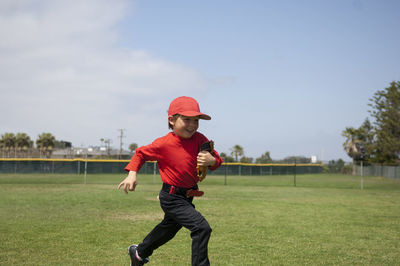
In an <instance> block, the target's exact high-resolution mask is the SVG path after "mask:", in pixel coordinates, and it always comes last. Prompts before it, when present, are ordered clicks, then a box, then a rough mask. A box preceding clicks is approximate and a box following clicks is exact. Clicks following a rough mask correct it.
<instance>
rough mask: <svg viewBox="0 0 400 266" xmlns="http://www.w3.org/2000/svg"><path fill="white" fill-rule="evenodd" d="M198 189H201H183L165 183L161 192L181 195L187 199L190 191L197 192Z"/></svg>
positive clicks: (196, 187)
mask: <svg viewBox="0 0 400 266" xmlns="http://www.w3.org/2000/svg"><path fill="white" fill-rule="evenodd" d="M198 188H199V187H198V186H197V185H195V186H194V187H192V188H183V187H177V186H173V185H169V184H167V183H163V185H162V189H161V190H162V191H164V192H167V193H169V194H175V195H181V196H185V197H186V193H187V191H188V190H197V189H198Z"/></svg>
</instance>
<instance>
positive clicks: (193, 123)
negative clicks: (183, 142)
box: [169, 115, 199, 139]
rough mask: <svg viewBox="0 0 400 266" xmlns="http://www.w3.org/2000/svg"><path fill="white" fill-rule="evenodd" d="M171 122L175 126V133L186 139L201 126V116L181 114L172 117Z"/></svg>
mask: <svg viewBox="0 0 400 266" xmlns="http://www.w3.org/2000/svg"><path fill="white" fill-rule="evenodd" d="M169 122H170V124H171V125H172V126H173V128H174V133H175V134H176V135H178V136H179V137H181V138H184V139H189V138H191V137H192V136H193V134H194V133H195V132H196V131H197V129H198V128H199V118H198V117H197V116H183V115H180V116H178V117H177V118H176V119H174V118H173V117H170V118H169Z"/></svg>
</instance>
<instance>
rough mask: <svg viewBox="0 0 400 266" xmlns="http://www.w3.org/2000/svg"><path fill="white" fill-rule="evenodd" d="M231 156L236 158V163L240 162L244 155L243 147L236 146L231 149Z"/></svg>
mask: <svg viewBox="0 0 400 266" xmlns="http://www.w3.org/2000/svg"><path fill="white" fill-rule="evenodd" d="M231 155H232V156H233V157H235V161H236V162H238V161H239V157H240V156H243V155H244V152H243V147H242V146H240V145H235V146H233V147H232V149H231Z"/></svg>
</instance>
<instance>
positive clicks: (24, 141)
mask: <svg viewBox="0 0 400 266" xmlns="http://www.w3.org/2000/svg"><path fill="white" fill-rule="evenodd" d="M15 139H16V141H15V147H16V148H17V150H18V152H20V153H21V154H22V155H24V154H26V153H27V151H28V150H29V149H31V148H32V147H33V141H32V140H31V138H30V137H29V136H28V135H27V134H26V133H17V135H16V136H15Z"/></svg>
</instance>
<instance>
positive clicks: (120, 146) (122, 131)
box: [118, 128, 125, 160]
mask: <svg viewBox="0 0 400 266" xmlns="http://www.w3.org/2000/svg"><path fill="white" fill-rule="evenodd" d="M118 131H119V132H120V135H119V159H120V160H121V156H122V144H123V142H122V138H123V137H124V131H125V129H124V128H120V129H118Z"/></svg>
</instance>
